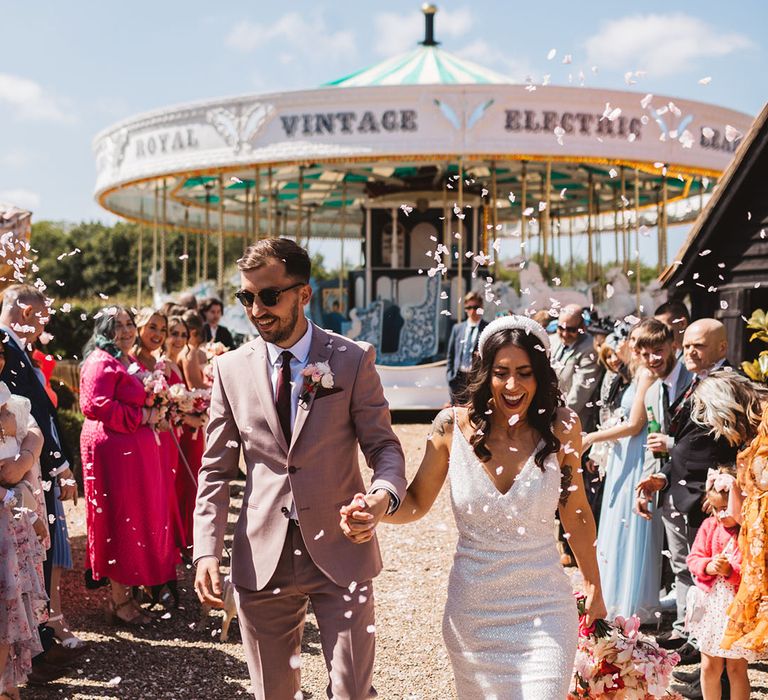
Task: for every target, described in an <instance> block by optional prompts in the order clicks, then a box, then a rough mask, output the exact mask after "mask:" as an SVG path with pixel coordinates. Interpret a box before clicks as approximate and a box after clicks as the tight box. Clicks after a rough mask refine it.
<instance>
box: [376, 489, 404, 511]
mask: <svg viewBox="0 0 768 700" xmlns="http://www.w3.org/2000/svg"><path fill="white" fill-rule="evenodd" d="M379 491H384V492H385V493H386V494H387V495H388V496H389V505H388V506H387V515H392V513H394V512H395V511H396V510H397V509H398V507H399V506H400V501H399V500H398V498H397V496H395V494H393V493H392V492H391V491H389V490H388V489H376V490H375V491H374V493H378V492H379Z"/></svg>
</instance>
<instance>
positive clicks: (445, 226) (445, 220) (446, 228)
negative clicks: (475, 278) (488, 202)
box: [442, 163, 451, 266]
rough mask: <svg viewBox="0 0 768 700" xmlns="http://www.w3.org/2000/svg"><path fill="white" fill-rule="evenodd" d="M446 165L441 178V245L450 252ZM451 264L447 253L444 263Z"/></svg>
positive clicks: (447, 169)
mask: <svg viewBox="0 0 768 700" xmlns="http://www.w3.org/2000/svg"><path fill="white" fill-rule="evenodd" d="M448 173H449V168H448V163H446V164H445V177H444V178H443V240H442V243H443V245H444V246H445V247H446V248H448V250H449V251H450V249H451V242H450V241H449V240H448V236H449V232H450V225H449V221H448ZM450 262H451V255H450V253H449V255H448V260H447V261H446V266H448V265H450Z"/></svg>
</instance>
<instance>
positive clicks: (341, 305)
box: [339, 173, 347, 313]
mask: <svg viewBox="0 0 768 700" xmlns="http://www.w3.org/2000/svg"><path fill="white" fill-rule="evenodd" d="M340 233H341V235H340V238H341V264H340V265H339V308H340V309H341V311H342V313H346V304H344V303H343V301H344V239H345V237H346V233H347V174H346V173H344V179H343V181H342V186H341V232H340Z"/></svg>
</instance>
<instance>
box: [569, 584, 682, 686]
mask: <svg viewBox="0 0 768 700" xmlns="http://www.w3.org/2000/svg"><path fill="white" fill-rule="evenodd" d="M577 601H578V608H579V646H578V649H577V651H576V661H575V663H574V677H573V684H572V686H571V691H570V693H569V694H568V700H576V699H589V700H598V699H601V700H608V699H609V698H610V700H657V699H660V698H664V699H665V700H673V699H676V698H680V695H678V694H676V693H672V692H668V691H667V686H668V685H669V681H670V676H671V674H672V669H673V668H674V667H675V666H676V665H677V663H678V661H680V657H679V656H678V655H677V654H675V653H672V652H668V651H666V650H664V649H661V648H660V647H659V646H658V645H657V644H656V642H655V641H654V640H653V639H651V638H650V637H648V636H646V635H644V634H641V633H640V620H639V619H638V618H637V617H636V616H634V615H633V616H632V617H630V618H628V619H627V618H624V617H621V616H617V617H616V619H615V620H614V621H613V623H607V622H606V621H605V620H598V621H597V622H595V623H593V624H592V625H589V626H587V624H586V598H585V597H584V596H583V595H578V596H577Z"/></svg>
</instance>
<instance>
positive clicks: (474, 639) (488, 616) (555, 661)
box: [342, 316, 606, 700]
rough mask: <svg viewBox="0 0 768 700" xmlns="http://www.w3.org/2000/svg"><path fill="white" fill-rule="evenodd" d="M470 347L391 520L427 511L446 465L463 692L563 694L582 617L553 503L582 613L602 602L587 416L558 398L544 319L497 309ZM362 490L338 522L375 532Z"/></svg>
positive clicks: (489, 698) (453, 632)
mask: <svg viewBox="0 0 768 700" xmlns="http://www.w3.org/2000/svg"><path fill="white" fill-rule="evenodd" d="M478 351H479V355H480V358H479V363H478V364H477V365H476V366H475V368H474V381H473V382H472V383H471V385H470V388H469V392H470V403H469V404H468V405H467V406H466V407H461V408H453V409H445V410H443V411H441V412H440V413H439V414H438V416H437V417H436V418H435V421H434V423H433V431H432V434H431V435H430V436H429V438H428V440H427V446H426V451H425V455H424V459H423V460H422V462H421V466H420V467H419V471H418V473H417V474H416V477H415V478H414V480H413V482H411V484H410V486H409V487H408V493H407V496H406V498H405V500H404V501H403V503H402V504H401V506H400V508H399V509H398V510H397V511H396V512H395V513H393V514H392V515H389V516H387V517H386V518H385V521H387V522H390V523H408V522H412V521H414V520H418V519H419V518H421V517H423V516H424V515H426V513H427V512H428V511H429V509H430V507H431V506H432V504H433V503H434V501H435V498H437V495H438V493H439V491H440V489H441V487H442V485H443V483H444V481H445V478H446V476H447V475H448V474H449V473H450V476H451V479H450V488H451V503H452V506H453V513H454V517H455V520H456V525H457V528H458V531H459V539H458V544H457V546H456V553H455V556H454V562H453V568H452V569H451V574H450V579H449V583H448V599H447V603H446V606H445V614H444V617H443V637H444V639H445V645H446V647H447V649H448V652H449V655H450V659H451V664H452V666H453V673H454V677H455V680H456V690H457V694H458V697H459V700H477V699H479V698H483V699H484V700H513V699H514V700H519V699H520V698H524V699H527V700H534V699H535V700H562V699H563V698H564V697H565V696H566V695H567V692H568V686H569V684H570V681H571V678H572V675H573V661H574V657H575V654H576V644H577V639H578V617H577V612H576V602H575V599H574V597H573V594H572V589H571V583H570V581H569V579H568V577H567V576H566V575H565V573H564V572H563V569H562V567H561V566H560V558H559V555H558V552H557V547H556V543H555V525H554V516H555V511H557V510H559V514H560V520H561V522H562V523H563V526H564V527H565V529H566V531H567V532H568V533H570V539H569V542H570V545H571V549H572V550H573V552H574V554H575V555H576V560H577V562H578V564H579V568H580V570H581V573H582V575H583V577H584V584H585V593H586V594H587V601H586V602H587V613H588V616H589V621H588V622H589V623H590V624H591V621H592V620H594V619H598V618H602V617H604V616H605V614H606V610H605V605H604V603H603V597H602V593H601V590H600V579H599V573H598V567H597V558H596V555H595V546H594V543H595V523H594V520H593V518H592V512H591V510H590V508H589V504H588V503H587V499H586V495H585V493H584V486H583V482H582V478H581V474H580V458H581V424H580V422H579V419H578V417H577V416H576V415H575V414H574V413H572V412H571V411H569V410H568V409H565V408H563V407H562V406H560V404H561V401H560V399H559V390H558V384H557V377H556V376H555V373H554V371H553V370H552V367H551V365H550V361H549V354H550V351H549V338H548V336H547V334H546V332H545V331H544V329H543V328H542V327H541V326H540V325H539V324H538V323H536V322H535V321H533V320H532V319H529V318H526V317H524V316H505V317H503V318H500V319H497V320H495V321H493V322H492V323H490V324H489V325H488V326H487V327H486V328H485V330H484V331H483V332H482V334H481V336H480V341H479V344H478ZM363 498H364V496H362V495H360V494H358V496H356V497H355V499H354V500H353V502H352V504H351V505H350V506H345V507H344V508H342V527H343V528H344V529H345V532H347V534H348V536H349V537H350V538H351V539H353V540H354V541H360V542H362V541H366V540H367V539H370V537H371V536H372V531H371V529H366V528H365V526H364V524H365V523H366V521H368V520H370V518H371V516H370V515H369V514H368V513H365V512H362V511H361V510H360V507H361V505H362V503H361V502H360V500H359V499H363Z"/></svg>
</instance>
